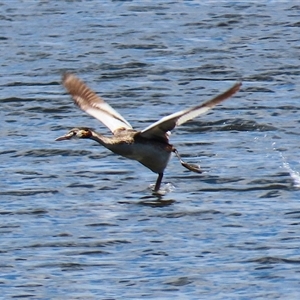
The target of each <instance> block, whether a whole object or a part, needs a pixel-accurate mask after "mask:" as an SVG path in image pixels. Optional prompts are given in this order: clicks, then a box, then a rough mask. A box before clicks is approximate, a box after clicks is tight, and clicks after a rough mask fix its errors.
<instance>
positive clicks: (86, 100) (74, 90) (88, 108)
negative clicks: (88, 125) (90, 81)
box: [63, 73, 132, 132]
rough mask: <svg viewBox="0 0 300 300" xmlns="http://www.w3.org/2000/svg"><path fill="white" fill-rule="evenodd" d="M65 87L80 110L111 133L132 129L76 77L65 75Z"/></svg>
mask: <svg viewBox="0 0 300 300" xmlns="http://www.w3.org/2000/svg"><path fill="white" fill-rule="evenodd" d="M63 85H64V87H65V88H66V90H67V91H68V92H69V93H70V95H71V96H72V98H73V100H74V102H75V104H76V105H77V106H78V107H79V108H81V109H82V110H83V111H85V112H86V113H88V114H90V115H91V116H93V117H94V118H96V119H98V120H99V121H100V122H102V123H103V124H104V125H105V126H106V127H108V128H109V129H110V131H111V132H114V131H116V130H117V129H120V128H126V129H132V127H131V125H130V124H129V123H128V122H127V121H126V120H125V119H124V118H123V117H122V116H121V115H120V114H119V113H118V112H117V111H115V110H114V109H113V108H112V107H111V106H110V105H108V104H107V103H106V102H105V101H104V100H103V99H101V98H100V97H99V96H97V95H96V94H95V93H94V92H93V91H92V90H91V89H90V88H89V87H87V86H86V85H85V84H84V83H83V82H82V81H81V80H80V79H79V78H77V77H76V76H75V75H73V74H70V73H66V74H64V75H63Z"/></svg>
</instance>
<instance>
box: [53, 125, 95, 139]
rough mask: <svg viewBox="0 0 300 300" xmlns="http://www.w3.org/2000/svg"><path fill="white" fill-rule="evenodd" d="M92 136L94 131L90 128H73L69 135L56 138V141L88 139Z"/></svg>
mask: <svg viewBox="0 0 300 300" xmlns="http://www.w3.org/2000/svg"><path fill="white" fill-rule="evenodd" d="M91 136H92V130H91V129H90V128H86V127H81V128H73V129H71V130H70V131H69V132H68V133H67V134H65V135H63V136H60V137H58V138H56V139H55V140H56V141H64V140H70V139H73V138H78V139H88V138H90V137H91Z"/></svg>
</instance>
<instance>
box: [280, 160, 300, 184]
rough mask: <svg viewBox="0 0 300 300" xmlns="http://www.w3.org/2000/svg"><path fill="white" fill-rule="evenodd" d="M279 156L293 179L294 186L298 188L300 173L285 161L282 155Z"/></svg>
mask: <svg viewBox="0 0 300 300" xmlns="http://www.w3.org/2000/svg"><path fill="white" fill-rule="evenodd" d="M281 157H282V158H283V167H284V168H285V169H286V170H287V171H288V172H289V173H290V176H291V178H292V179H293V181H294V186H295V187H297V188H300V173H299V172H298V171H296V170H293V169H292V168H291V166H290V164H289V163H288V162H286V161H285V159H284V157H283V156H282V155H281Z"/></svg>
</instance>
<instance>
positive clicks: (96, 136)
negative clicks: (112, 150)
mask: <svg viewBox="0 0 300 300" xmlns="http://www.w3.org/2000/svg"><path fill="white" fill-rule="evenodd" d="M91 133H92V134H91V136H90V137H89V138H90V139H91V140H94V141H96V142H98V143H99V144H101V145H103V146H104V147H107V146H108V145H109V144H110V142H111V141H110V138H108V137H105V136H103V135H102V134H100V133H97V132H95V131H91Z"/></svg>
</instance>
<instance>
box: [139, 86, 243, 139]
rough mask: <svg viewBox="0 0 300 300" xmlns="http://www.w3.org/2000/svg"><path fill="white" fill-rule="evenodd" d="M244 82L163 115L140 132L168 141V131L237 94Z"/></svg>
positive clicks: (146, 136) (149, 136) (145, 135)
mask: <svg viewBox="0 0 300 300" xmlns="http://www.w3.org/2000/svg"><path fill="white" fill-rule="evenodd" d="M241 85H242V83H241V82H237V83H236V84H235V85H233V86H232V87H231V88H230V89H229V90H227V91H226V92H224V93H222V94H220V95H218V96H216V97H214V98H213V99H211V100H208V101H206V102H204V103H202V104H200V105H198V106H195V107H192V108H189V109H186V110H182V111H179V112H176V113H174V114H171V115H169V116H166V117H163V118H162V119H160V120H158V121H157V122H155V123H153V124H152V125H150V126H148V127H147V128H145V129H144V130H142V131H141V132H140V133H139V134H140V135H141V136H142V137H145V138H157V139H161V140H164V141H168V134H167V133H168V131H171V130H172V129H174V128H175V127H176V126H178V125H181V124H183V123H185V122H187V121H189V120H191V119H193V118H195V117H197V116H199V115H201V114H204V113H206V112H207V111H209V110H210V109H212V108H213V107H215V106H216V105H217V104H219V103H221V102H222V101H224V100H226V99H228V98H229V97H231V96H232V95H233V94H235V93H236V92H237V91H238V90H239V89H240V87H241Z"/></svg>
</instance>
